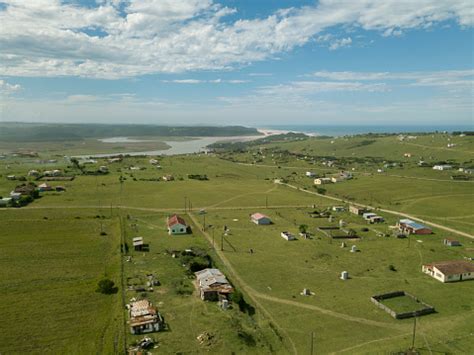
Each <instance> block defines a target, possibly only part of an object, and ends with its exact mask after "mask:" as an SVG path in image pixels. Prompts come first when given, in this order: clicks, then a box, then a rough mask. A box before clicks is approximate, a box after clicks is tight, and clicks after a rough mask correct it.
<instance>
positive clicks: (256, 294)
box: [188, 213, 406, 354]
mask: <svg viewBox="0 0 474 355" xmlns="http://www.w3.org/2000/svg"><path fill="white" fill-rule="evenodd" d="M188 216H189V217H190V218H191V220H192V221H193V223H194V224H195V225H196V226H197V227H198V228H199V229H200V230H201V232H202V233H203V235H204V237H205V238H206V239H207V241H208V242H209V243H210V244H212V237H211V236H210V235H209V234H208V233H207V232H205V231H202V225H201V224H200V223H199V221H198V219H197V218H196V217H195V216H194V215H193V214H192V213H188ZM215 252H216V254H217V255H218V257H219V258H220V259H221V262H222V263H223V264H224V265H225V266H226V267H227V269H228V271H229V272H230V274H231V277H232V279H233V280H236V281H237V283H238V284H239V286H240V287H241V289H242V290H243V291H244V292H245V293H246V294H247V295H248V296H249V297H250V299H251V300H252V301H253V302H254V304H255V305H256V306H258V307H259V308H260V309H261V310H262V312H263V313H264V314H265V315H266V316H267V318H268V319H270V320H271V321H272V322H273V323H274V324H275V326H276V327H277V328H278V330H279V331H281V332H282V333H283V334H285V336H286V337H287V338H288V341H289V342H290V343H291V346H292V348H293V351H294V353H295V354H296V353H297V349H296V346H295V344H294V342H293V340H292V339H291V337H290V336H289V335H288V333H287V332H286V331H285V330H284V329H282V328H281V327H280V326H279V325H278V323H277V322H276V321H275V319H274V317H273V316H272V315H271V314H270V313H269V312H268V311H267V310H266V309H265V308H264V306H263V305H262V303H261V302H259V299H260V300H265V301H270V302H276V303H280V304H285V305H289V306H293V307H299V308H303V309H307V310H311V311H315V312H319V313H322V314H325V315H328V316H331V317H335V318H339V319H343V320H346V321H350V322H357V323H361V324H365V325H369V326H374V327H383V328H387V329H392V330H400V331H402V330H406V326H405V325H401V324H390V323H384V322H378V321H374V320H370V319H365V318H359V317H354V316H350V315H348V314H344V313H338V312H334V311H332V310H329V309H325V308H322V307H318V306H315V305H310V304H306V303H300V302H296V301H291V300H287V299H282V298H278V297H273V296H270V295H266V294H264V293H261V292H258V291H256V290H255V289H253V288H252V287H251V286H250V285H249V284H248V283H247V282H245V281H244V280H243V279H242V278H241V277H240V275H239V274H238V273H237V271H236V270H235V269H234V267H233V266H232V264H231V262H230V261H229V260H228V259H227V257H226V256H225V254H224V253H223V252H222V251H221V250H219V249H218V248H217V249H215Z"/></svg>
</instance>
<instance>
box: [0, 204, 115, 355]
mask: <svg viewBox="0 0 474 355" xmlns="http://www.w3.org/2000/svg"><path fill="white" fill-rule="evenodd" d="M0 218H1V220H2V223H1V225H2V233H1V238H0V287H1V289H2V292H1V293H0V314H2V322H1V324H0V352H1V353H2V354H3V353H5V354H12V353H38V354H39V353H42V354H44V353H56V354H57V353H76V354H86V353H96V352H99V353H113V352H116V351H120V350H122V349H123V340H124V339H123V337H124V328H123V317H122V311H121V309H122V308H121V299H120V295H119V294H115V295H102V294H99V293H96V292H95V289H96V286H97V282H98V281H99V280H100V279H101V278H103V277H104V276H106V277H108V278H111V279H113V280H115V282H119V281H120V268H119V264H120V254H119V248H118V244H119V243H118V241H119V230H118V224H117V221H116V220H115V219H106V220H104V221H103V224H104V229H105V230H106V231H107V236H100V235H99V231H100V229H99V224H98V223H97V222H96V221H95V220H94V218H93V216H92V215H90V214H86V213H81V212H80V211H74V213H73V214H69V213H61V212H57V211H53V212H51V211H43V212H41V213H35V212H34V211H31V212H30V211H26V210H24V211H21V212H20V211H2V212H1V216H0ZM46 218H47V219H46Z"/></svg>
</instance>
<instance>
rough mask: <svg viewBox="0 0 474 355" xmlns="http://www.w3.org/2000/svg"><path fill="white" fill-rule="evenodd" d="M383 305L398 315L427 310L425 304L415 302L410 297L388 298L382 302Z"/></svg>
mask: <svg viewBox="0 0 474 355" xmlns="http://www.w3.org/2000/svg"><path fill="white" fill-rule="evenodd" d="M381 303H382V304H384V305H386V306H387V307H388V308H390V309H391V310H393V311H395V312H396V313H407V312H414V311H418V310H420V309H423V308H425V306H424V305H423V304H421V303H420V302H417V301H415V300H414V299H413V298H411V297H409V296H399V297H392V298H387V299H385V300H382V301H381Z"/></svg>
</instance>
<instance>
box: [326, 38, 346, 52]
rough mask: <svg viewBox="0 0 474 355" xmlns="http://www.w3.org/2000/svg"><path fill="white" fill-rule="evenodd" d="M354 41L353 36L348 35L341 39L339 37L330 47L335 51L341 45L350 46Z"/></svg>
mask: <svg viewBox="0 0 474 355" xmlns="http://www.w3.org/2000/svg"><path fill="white" fill-rule="evenodd" d="M351 43H352V38H350V37H347V38H340V39H337V40H335V41H333V42H331V44H330V45H329V49H330V50H331V51H334V50H336V49H339V48H341V47H349V46H350V45H351Z"/></svg>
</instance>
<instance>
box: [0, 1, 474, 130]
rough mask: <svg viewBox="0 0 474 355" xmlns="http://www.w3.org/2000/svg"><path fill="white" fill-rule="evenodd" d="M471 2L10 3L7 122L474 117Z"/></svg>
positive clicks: (0, 94) (1, 5)
mask: <svg viewBox="0 0 474 355" xmlns="http://www.w3.org/2000/svg"><path fill="white" fill-rule="evenodd" d="M473 25H474V6H473V5H472V1H471V0H417V1H414V0H383V1H380V0H320V1H304V0H302V1H290V0H278V1H277V0H258V1H256V0H222V1H219V0H215V1H213V0H141V1H139V0H63V1H60V0H30V1H25V0H0V120H1V121H31V122H33V121H50V122H59V121H61V122H102V123H118V122H121V123H125V122H126V123H157V124H170V125H171V124H207V123H210V124H244V125H253V126H269V125H278V124H308V123H311V124H331V125H334V124H344V125H347V124H377V125H387V124H388V125H390V124H406V125H409V124H416V125H421V124H436V125H439V124H459V125H466V124H472V123H473V117H474V114H473V92H474V90H473V77H474V68H473V63H474V60H473Z"/></svg>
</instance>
